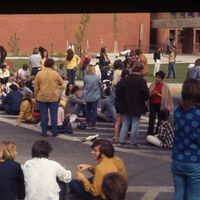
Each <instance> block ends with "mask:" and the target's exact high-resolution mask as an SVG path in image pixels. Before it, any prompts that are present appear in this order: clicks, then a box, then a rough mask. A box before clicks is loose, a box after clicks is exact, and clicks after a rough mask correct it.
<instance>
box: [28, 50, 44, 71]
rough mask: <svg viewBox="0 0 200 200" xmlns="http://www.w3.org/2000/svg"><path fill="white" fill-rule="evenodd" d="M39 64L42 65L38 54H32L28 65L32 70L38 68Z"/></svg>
mask: <svg viewBox="0 0 200 200" xmlns="http://www.w3.org/2000/svg"><path fill="white" fill-rule="evenodd" d="M41 63H42V57H41V55H40V54H39V53H38V54H32V55H31V56H30V64H31V67H32V68H34V67H40V66H41Z"/></svg>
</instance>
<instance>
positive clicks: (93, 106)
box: [86, 101, 98, 126]
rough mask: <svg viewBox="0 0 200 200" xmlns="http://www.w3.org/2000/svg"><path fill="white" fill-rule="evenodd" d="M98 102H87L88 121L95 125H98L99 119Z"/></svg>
mask: <svg viewBox="0 0 200 200" xmlns="http://www.w3.org/2000/svg"><path fill="white" fill-rule="evenodd" d="M97 104H98V101H95V102H86V122H87V123H91V124H92V125H93V126H95V125H96V121H97Z"/></svg>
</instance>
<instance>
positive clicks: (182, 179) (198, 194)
mask: <svg viewBox="0 0 200 200" xmlns="http://www.w3.org/2000/svg"><path fill="white" fill-rule="evenodd" d="M171 171H172V175H173V181H174V189H175V192H174V198H173V199H174V200H199V199H200V163H181V162H176V161H173V162H172V165H171Z"/></svg>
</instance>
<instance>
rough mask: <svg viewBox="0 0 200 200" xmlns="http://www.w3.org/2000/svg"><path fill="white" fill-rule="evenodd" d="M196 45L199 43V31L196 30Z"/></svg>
mask: <svg viewBox="0 0 200 200" xmlns="http://www.w3.org/2000/svg"><path fill="white" fill-rule="evenodd" d="M195 42H196V43H200V30H196V39H195Z"/></svg>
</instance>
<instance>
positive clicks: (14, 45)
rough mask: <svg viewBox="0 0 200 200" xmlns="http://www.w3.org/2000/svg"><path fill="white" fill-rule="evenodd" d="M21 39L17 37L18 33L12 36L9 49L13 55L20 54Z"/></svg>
mask: <svg viewBox="0 0 200 200" xmlns="http://www.w3.org/2000/svg"><path fill="white" fill-rule="evenodd" d="M19 41H20V39H19V38H18V37H17V34H16V33H14V34H13V35H11V36H10V39H9V42H8V47H9V51H10V52H11V53H12V55H13V56H18V55H19V51H20V48H19Z"/></svg>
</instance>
